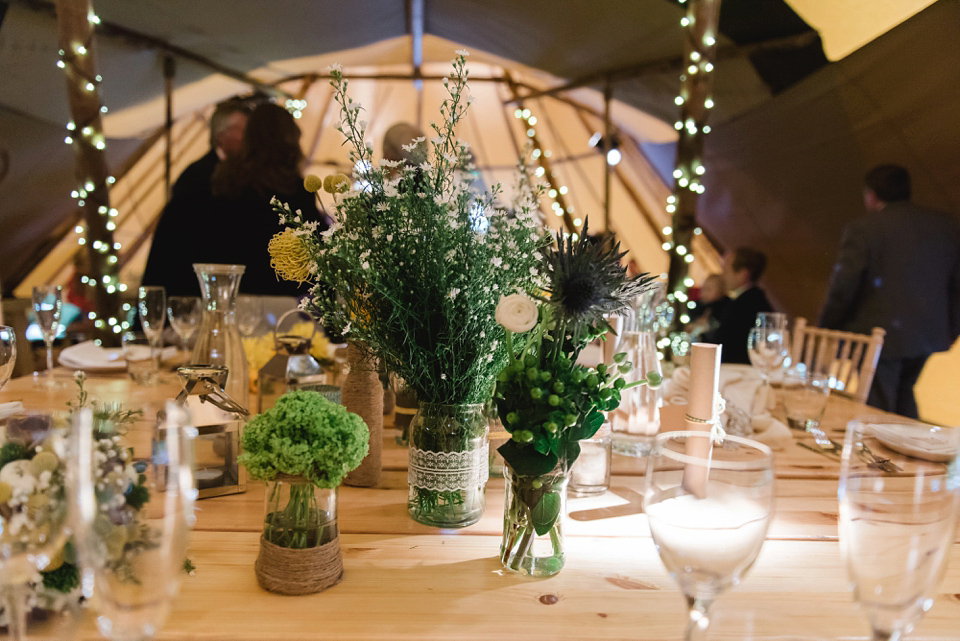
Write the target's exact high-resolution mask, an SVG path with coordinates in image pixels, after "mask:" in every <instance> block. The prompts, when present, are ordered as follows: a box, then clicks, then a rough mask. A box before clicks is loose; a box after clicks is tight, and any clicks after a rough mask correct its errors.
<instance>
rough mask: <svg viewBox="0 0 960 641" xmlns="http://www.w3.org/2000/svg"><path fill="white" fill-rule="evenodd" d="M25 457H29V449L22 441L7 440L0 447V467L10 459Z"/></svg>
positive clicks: (15, 459)
mask: <svg viewBox="0 0 960 641" xmlns="http://www.w3.org/2000/svg"><path fill="white" fill-rule="evenodd" d="M25 458H30V450H29V449H27V446H26V445H24V444H22V443H17V442H16V441H8V442H6V443H4V444H3V447H0V469H2V468H3V466H4V465H6V464H7V463H9V462H10V461H19V460H20V459H25Z"/></svg>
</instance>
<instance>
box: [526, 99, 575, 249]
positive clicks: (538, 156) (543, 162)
mask: <svg viewBox="0 0 960 641" xmlns="http://www.w3.org/2000/svg"><path fill="white" fill-rule="evenodd" d="M513 115H514V117H516V118H517V119H519V120H520V121H521V122H522V123H523V129H524V134H525V135H526V137H527V138H528V139H529V140H530V144H531V145H532V146H533V150H532V152H531V154H530V155H531V157H532V158H533V161H534V162H535V163H536V164H537V168H536V170H535V171H534V174H535V175H536V177H537V178H539V179H540V180H543V181H544V182H545V183H546V187H547V190H546V192H545V193H546V196H547V198H549V199H550V205H549V206H550V210H551V211H552V212H553V213H554V214H555V215H556V216H559V217H562V218H563V221H564V223H565V225H566V227H567V230H568V232H570V233H573V234H577V233H579V231H580V228H581V226H582V225H583V220H582V219H580V218H574V209H573V207H571V206H569V205H568V204H567V202H566V198H564V196H566V194H567V191H568V190H567V187H566V185H560V186H559V187H557V186H556V184H557V181H556V180H555V177H554V174H553V169H552V168H551V164H550V157H551V156H552V155H553V153H552V152H551V151H550V150H549V149H544V148H543V145H542V144H541V143H540V136H539V135H538V134H537V129H536V125H537V117H536V116H535V115H533V113H532V112H531V111H530V109H529V108H526V107H524V106H523V103H522V102H521V103H520V106H519V107H517V108H516V109H515V110H514V112H513Z"/></svg>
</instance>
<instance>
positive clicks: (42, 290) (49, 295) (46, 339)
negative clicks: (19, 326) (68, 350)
mask: <svg viewBox="0 0 960 641" xmlns="http://www.w3.org/2000/svg"><path fill="white" fill-rule="evenodd" d="M62 297H63V288H62V287H60V286H59V285H38V286H36V287H34V288H33V312H34V314H35V315H36V318H37V326H38V327H39V328H40V332H41V333H42V334H43V343H44V344H45V345H46V346H47V374H46V378H45V379H44V381H43V382H42V383H40V385H41V387H46V388H48V389H53V388H56V387H59V384H58V383H57V382H56V381H55V380H54V378H53V339H55V338H56V337H57V332H58V331H59V330H60V312H61V311H62V309H63V298H62Z"/></svg>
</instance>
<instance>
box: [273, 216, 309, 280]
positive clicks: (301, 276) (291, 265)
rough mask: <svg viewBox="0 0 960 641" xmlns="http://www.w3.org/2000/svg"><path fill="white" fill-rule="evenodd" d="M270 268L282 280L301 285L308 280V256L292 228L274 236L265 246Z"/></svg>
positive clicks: (300, 239)
mask: <svg viewBox="0 0 960 641" xmlns="http://www.w3.org/2000/svg"><path fill="white" fill-rule="evenodd" d="M267 251H268V252H269V253H270V266H271V267H273V271H275V272H276V273H277V276H279V277H280V278H283V279H284V280H292V281H295V282H297V283H303V282H304V281H306V280H307V279H308V278H310V254H309V253H308V252H307V245H306V243H304V242H303V239H302V238H300V237H299V236H298V235H297V232H296V231H295V230H293V229H292V228H288V229H285V230H283V231H282V232H280V233H279V234H276V235H275V236H274V237H273V238H271V239H270V243H269V244H268V245H267Z"/></svg>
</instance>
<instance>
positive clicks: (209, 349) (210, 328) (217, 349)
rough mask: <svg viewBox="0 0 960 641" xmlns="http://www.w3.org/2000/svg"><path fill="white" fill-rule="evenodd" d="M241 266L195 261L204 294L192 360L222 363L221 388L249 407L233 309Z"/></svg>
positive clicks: (243, 354)
mask: <svg viewBox="0 0 960 641" xmlns="http://www.w3.org/2000/svg"><path fill="white" fill-rule="evenodd" d="M244 269H246V268H245V267H244V266H243V265H218V264H214V263H195V264H194V266H193V270H194V271H195V272H197V278H198V279H199V281H200V292H201V293H202V294H203V319H202V320H201V321H200V331H199V332H198V333H197V343H196V345H195V346H194V348H193V358H192V360H193V362H194V363H195V364H204V365H225V366H226V367H227V370H228V374H227V383H226V386H225V387H224V390H225V391H226V392H227V394H228V395H230V397H231V398H232V399H233V400H235V401H236V402H237V403H239V404H240V405H242V406H244V407H250V375H249V370H248V367H247V355H246V352H245V351H244V350H243V342H242V341H241V339H240V330H239V329H238V328H237V318H236V312H235V310H236V305H237V292H238V290H239V287H240V277H241V276H243V271H244Z"/></svg>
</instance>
